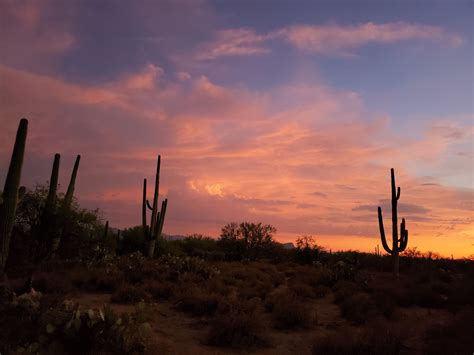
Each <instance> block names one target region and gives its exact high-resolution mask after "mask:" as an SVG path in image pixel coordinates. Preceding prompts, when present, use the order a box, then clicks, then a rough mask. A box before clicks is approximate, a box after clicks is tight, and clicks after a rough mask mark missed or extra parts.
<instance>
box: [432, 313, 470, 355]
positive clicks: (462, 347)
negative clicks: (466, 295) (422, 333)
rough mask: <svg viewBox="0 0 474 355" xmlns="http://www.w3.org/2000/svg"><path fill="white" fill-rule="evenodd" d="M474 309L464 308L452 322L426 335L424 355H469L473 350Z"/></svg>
mask: <svg viewBox="0 0 474 355" xmlns="http://www.w3.org/2000/svg"><path fill="white" fill-rule="evenodd" d="M473 334H474V308H472V307H470V306H469V307H466V308H464V309H463V310H461V311H460V312H458V314H456V317H455V319H454V320H453V321H451V322H449V323H448V324H445V325H441V326H440V325H436V326H433V327H432V328H431V329H429V330H428V331H427V333H426V349H425V353H426V354H470V353H472V351H473V349H474V338H473V336H472V335H473Z"/></svg>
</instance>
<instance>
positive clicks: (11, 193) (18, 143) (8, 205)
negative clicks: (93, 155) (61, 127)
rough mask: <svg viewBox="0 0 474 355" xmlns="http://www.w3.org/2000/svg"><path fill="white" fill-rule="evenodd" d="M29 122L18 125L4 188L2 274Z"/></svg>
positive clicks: (0, 243)
mask: <svg viewBox="0 0 474 355" xmlns="http://www.w3.org/2000/svg"><path fill="white" fill-rule="evenodd" d="M27 133H28V120H27V119H26V118H22V119H21V120H20V124H19V125H18V130H17V133H16V139H15V145H14V146H13V153H12V157H11V160H10V166H9V167H8V173H7V177H6V179H5V187H4V188H3V194H2V201H3V202H2V204H1V205H0V274H1V273H2V272H3V271H4V269H5V265H6V262H7V258H8V253H9V251H10V240H11V233H12V229H13V224H14V222H15V214H16V207H17V203H18V189H19V186H20V179H21V170H22V166H23V157H24V155H25V146H26V136H27Z"/></svg>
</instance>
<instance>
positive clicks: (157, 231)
mask: <svg viewBox="0 0 474 355" xmlns="http://www.w3.org/2000/svg"><path fill="white" fill-rule="evenodd" d="M160 165H161V156H159V155H158V161H157V164H156V175H155V191H154V194H153V205H150V203H149V202H148V200H147V198H146V182H147V181H146V179H144V180H143V201H142V225H143V233H144V236H145V240H146V241H147V242H148V245H147V250H146V253H147V255H148V257H150V258H152V257H153V256H154V255H155V247H156V240H157V239H158V238H160V237H161V232H162V230H163V224H164V221H165V215H166V207H167V205H168V200H167V199H165V200H164V201H163V202H162V203H161V210H158V197H159V189H160ZM147 207H148V208H149V209H150V210H151V221H150V226H148V225H147V220H146V219H147V218H146V210H147Z"/></svg>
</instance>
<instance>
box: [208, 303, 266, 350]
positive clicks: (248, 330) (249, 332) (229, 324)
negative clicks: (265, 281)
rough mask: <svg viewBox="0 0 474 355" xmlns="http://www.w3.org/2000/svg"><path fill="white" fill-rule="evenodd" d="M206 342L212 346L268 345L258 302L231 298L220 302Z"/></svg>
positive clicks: (248, 346)
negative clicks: (231, 299) (228, 300)
mask: <svg viewBox="0 0 474 355" xmlns="http://www.w3.org/2000/svg"><path fill="white" fill-rule="evenodd" d="M207 342H208V343H209V344H210V345H214V346H223V347H232V348H255V347H261V346H265V345H268V338H267V336H266V329H265V326H264V321H263V315H262V312H261V310H260V309H259V307H258V302H255V301H252V300H251V301H243V300H233V301H230V302H226V303H222V305H221V306H220V307H219V310H218V314H217V316H216V317H215V318H214V319H212V320H211V322H210V330H209V334H208V337H207Z"/></svg>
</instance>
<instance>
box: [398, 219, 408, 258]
mask: <svg viewBox="0 0 474 355" xmlns="http://www.w3.org/2000/svg"><path fill="white" fill-rule="evenodd" d="M399 242H400V246H399V248H398V250H399V251H404V250H405V249H406V247H407V244H408V230H407V229H406V228H405V218H403V219H402V223H400V240H399Z"/></svg>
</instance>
